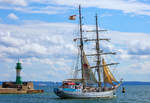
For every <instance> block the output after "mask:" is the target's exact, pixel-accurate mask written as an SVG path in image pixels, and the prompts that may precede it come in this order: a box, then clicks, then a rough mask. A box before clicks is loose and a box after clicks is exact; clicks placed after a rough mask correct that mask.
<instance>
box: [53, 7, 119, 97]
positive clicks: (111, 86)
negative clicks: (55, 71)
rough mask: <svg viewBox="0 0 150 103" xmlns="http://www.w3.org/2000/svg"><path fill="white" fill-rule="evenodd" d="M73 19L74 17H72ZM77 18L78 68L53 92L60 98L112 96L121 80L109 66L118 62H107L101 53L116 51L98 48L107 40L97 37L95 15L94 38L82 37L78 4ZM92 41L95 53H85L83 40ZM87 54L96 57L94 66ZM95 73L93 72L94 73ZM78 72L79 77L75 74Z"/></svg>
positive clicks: (97, 29)
mask: <svg viewBox="0 0 150 103" xmlns="http://www.w3.org/2000/svg"><path fill="white" fill-rule="evenodd" d="M74 19H75V18H74ZM79 20H80V37H79V38H77V39H75V40H79V43H80V45H79V49H80V52H79V57H80V60H79V62H80V68H76V69H75V73H74V74H75V75H74V78H72V79H67V80H64V81H63V83H62V86H60V87H58V88H54V93H55V94H56V95H57V96H59V97H60V98H76V99H78V98H84V99H86V98H113V97H115V96H116V90H117V88H118V87H119V86H120V84H121V82H118V81H117V80H116V79H115V77H114V76H113V74H112V73H111V71H110V69H109V66H111V65H117V64H118V63H110V64H107V63H106V62H105V59H104V57H103V55H108V54H111V55H115V54H116V53H114V52H110V53H104V52H103V50H102V49H101V48H100V41H103V40H104V41H109V39H106V38H99V32H101V31H104V30H99V28H98V19H97V15H96V30H93V31H92V32H96V38H95V39H87V38H84V37H83V33H82V32H83V30H82V16H81V7H80V6H79ZM88 41H94V42H95V44H96V47H95V48H96V53H95V54H88V55H87V54H86V53H85V49H84V42H88ZM87 56H94V57H95V58H96V66H91V65H90V63H89V61H88V57H87ZM94 71H95V73H97V74H95V73H94ZM79 73H80V78H77V76H76V75H77V74H79Z"/></svg>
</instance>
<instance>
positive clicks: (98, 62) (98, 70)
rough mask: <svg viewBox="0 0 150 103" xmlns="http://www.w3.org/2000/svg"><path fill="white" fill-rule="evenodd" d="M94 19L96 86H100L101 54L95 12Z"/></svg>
mask: <svg viewBox="0 0 150 103" xmlns="http://www.w3.org/2000/svg"><path fill="white" fill-rule="evenodd" d="M95 19H96V52H97V63H96V65H97V74H98V86H99V87H101V75H100V63H101V55H100V42H99V33H98V20H97V14H96V16H95Z"/></svg>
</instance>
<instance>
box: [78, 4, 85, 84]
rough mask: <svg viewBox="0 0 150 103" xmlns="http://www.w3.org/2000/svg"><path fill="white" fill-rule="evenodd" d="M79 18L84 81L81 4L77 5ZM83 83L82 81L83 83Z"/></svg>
mask: <svg viewBox="0 0 150 103" xmlns="http://www.w3.org/2000/svg"><path fill="white" fill-rule="evenodd" d="M79 20H80V50H81V70H82V80H83V82H84V75H83V36H82V16H81V6H80V5H79ZM83 85H84V83H83Z"/></svg>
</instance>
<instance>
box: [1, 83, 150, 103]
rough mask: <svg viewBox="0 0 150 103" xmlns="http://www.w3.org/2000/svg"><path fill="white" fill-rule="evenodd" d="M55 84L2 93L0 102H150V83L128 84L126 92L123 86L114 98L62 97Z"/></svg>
mask: <svg viewBox="0 0 150 103" xmlns="http://www.w3.org/2000/svg"><path fill="white" fill-rule="evenodd" d="M54 87H55V86H47V85H44V86H39V85H36V86H35V88H36V89H43V90H44V91H45V92H44V93H42V94H0V103H150V85H127V86H125V90H126V92H125V93H122V87H120V88H119V89H118V90H117V93H116V97H114V98H113V99H60V98H59V97H57V96H56V95H55V94H54V93H53V88H54Z"/></svg>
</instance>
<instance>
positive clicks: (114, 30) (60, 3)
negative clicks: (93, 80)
mask: <svg viewBox="0 0 150 103" xmlns="http://www.w3.org/2000/svg"><path fill="white" fill-rule="evenodd" d="M79 4H80V5H81V7H82V16H83V17H82V21H83V30H85V31H86V30H94V29H95V26H94V25H95V15H96V13H97V15H98V24H99V29H106V30H108V31H107V32H100V34H99V35H100V37H102V38H110V39H111V41H110V42H105V41H100V44H101V45H100V46H101V48H102V49H104V51H110V52H114V51H115V52H117V55H115V56H104V57H106V62H108V63H110V62H111V61H113V62H119V63H120V64H119V65H117V66H111V67H110V68H112V69H111V71H112V72H113V73H114V75H115V77H116V78H117V80H119V79H121V78H123V79H124V80H125V81H147V82H150V79H149V78H150V45H149V44H150V29H149V27H150V1H149V0H0V75H1V76H0V81H15V79H16V71H15V67H16V62H17V61H18V58H20V61H21V63H22V67H23V69H22V71H21V76H22V80H23V81H62V80H64V79H67V78H70V77H71V75H72V72H73V69H74V65H75V64H76V60H77V51H78V48H77V43H75V42H73V39H74V38H76V37H78V36H79V30H78V29H79V24H78V23H79V19H78V6H79ZM71 15H76V20H74V21H71V20H69V19H68V18H69V16H71ZM93 35H95V33H83V36H84V37H89V38H90V37H93ZM89 46H90V47H92V46H93V47H92V48H94V44H92V43H85V50H87V51H86V52H87V53H88V52H89V51H88V49H87V48H88V47H89ZM86 47H87V48H86ZM92 50H94V49H92ZM89 61H92V60H89ZM91 65H92V64H91Z"/></svg>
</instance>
